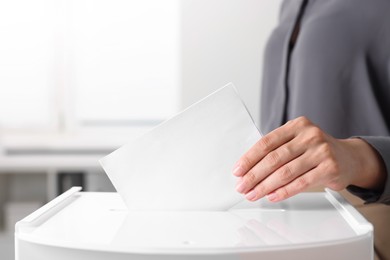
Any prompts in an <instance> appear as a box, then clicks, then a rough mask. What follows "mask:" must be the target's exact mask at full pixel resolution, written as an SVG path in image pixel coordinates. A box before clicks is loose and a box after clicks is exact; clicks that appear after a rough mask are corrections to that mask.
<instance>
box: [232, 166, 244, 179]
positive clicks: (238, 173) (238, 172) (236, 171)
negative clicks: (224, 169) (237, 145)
mask: <svg viewBox="0 0 390 260" xmlns="http://www.w3.org/2000/svg"><path fill="white" fill-rule="evenodd" d="M242 171H243V169H242V167H241V165H240V164H239V163H237V164H236V165H235V167H234V170H233V175H235V176H241V175H242Z"/></svg>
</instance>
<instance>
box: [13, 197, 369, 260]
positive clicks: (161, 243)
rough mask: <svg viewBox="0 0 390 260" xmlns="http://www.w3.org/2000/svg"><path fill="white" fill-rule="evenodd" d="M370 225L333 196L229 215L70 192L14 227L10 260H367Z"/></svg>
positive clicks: (243, 207) (253, 206)
mask: <svg viewBox="0 0 390 260" xmlns="http://www.w3.org/2000/svg"><path fill="white" fill-rule="evenodd" d="M372 231H373V229H372V225H371V224H370V223H368V222H367V221H366V220H365V219H364V218H363V217H362V216H361V215H360V214H359V213H357V211H355V210H354V208H353V207H351V206H350V205H349V204H348V203H347V202H346V201H345V200H343V199H342V198H341V197H340V196H339V195H338V194H336V193H331V192H328V193H303V194H300V195H297V196H295V197H293V198H291V199H288V200H287V201H284V202H281V203H277V204H271V203H268V202H267V201H266V200H260V201H259V202H256V203H249V202H243V203H240V204H239V205H237V206H235V207H234V208H232V209H230V210H229V211H213V212H208V211H192V212H191V211H177V212H172V211H154V212H153V211H128V210H126V207H125V205H124V203H123V201H122V200H121V198H120V196H119V195H118V194H117V193H87V192H86V193H82V192H77V190H73V191H72V192H71V194H69V193H68V194H67V195H66V196H65V198H62V200H58V203H57V204H56V205H51V206H50V207H46V212H45V213H44V214H42V211H40V214H32V217H31V216H29V217H27V218H25V219H24V220H22V221H20V222H18V223H17V225H16V232H15V241H16V259H17V260H25V259H41V260H46V259H72V260H77V259H94V260H96V259H107V258H110V260H116V259H145V260H146V259H260V258H259V257H265V258H267V257H268V259H270V258H272V259H303V258H304V257H306V258H307V259H314V258H315V259H316V260H318V259H331V258H333V259H362V260H363V259H364V260H367V259H373V238H372Z"/></svg>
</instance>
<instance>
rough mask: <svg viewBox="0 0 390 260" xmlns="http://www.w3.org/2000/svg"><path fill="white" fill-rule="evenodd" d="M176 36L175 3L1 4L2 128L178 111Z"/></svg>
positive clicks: (137, 119) (141, 120) (150, 118)
mask: <svg viewBox="0 0 390 260" xmlns="http://www.w3.org/2000/svg"><path fill="white" fill-rule="evenodd" d="M178 34H179V6H178V1H177V0H164V1H161V0H34V1H33V0H12V1H0V35H1V41H0V127H1V128H3V129H57V130H58V129H60V128H74V127H76V128H79V127H84V126H118V125H121V126H122V125H130V126H132V125H154V124H157V123H158V122H161V121H162V120H164V119H166V118H167V117H169V116H171V115H172V114H173V113H174V112H176V110H177V108H178V84H179V69H178V64H179V60H178V59H179V57H178V56H179V54H178V53H179V51H178V49H179V35H178ZM62 130H63V129H62Z"/></svg>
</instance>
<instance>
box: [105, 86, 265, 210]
mask: <svg viewBox="0 0 390 260" xmlns="http://www.w3.org/2000/svg"><path fill="white" fill-rule="evenodd" d="M259 138H260V133H259V131H258V130H257V128H256V126H255V125H254V123H253V120H252V118H251V116H250V115H249V113H248V111H247V109H246V107H245V106H244V104H243V102H242V101H241V99H240V98H239V96H238V95H237V92H236V90H235V88H234V86H233V84H232V83H229V84H228V85H226V86H225V87H223V88H221V89H219V90H218V91H216V92H214V93H212V94H210V95H209V96H207V97H206V98H204V99H202V100H200V101H199V102H197V103H195V104H193V105H192V106H190V107H188V108H187V109H185V110H184V111H183V112H181V113H179V114H177V115H176V116H174V117H172V118H171V119H169V120H167V121H165V122H163V123H161V124H160V125H158V126H157V127H155V128H154V129H152V130H151V131H149V132H147V133H146V134H144V135H142V136H141V137H140V138H138V139H136V140H135V141H132V142H130V143H128V144H125V145H124V146H122V147H120V148H119V149H118V150H116V151H114V152H112V153H111V154H109V155H107V156H106V157H104V158H103V159H101V160H100V163H101V165H102V166H103V168H104V170H105V171H106V173H107V175H108V177H109V178H110V180H111V181H112V183H113V185H114V186H115V188H116V190H117V191H118V193H119V194H120V195H121V196H122V198H123V200H124V202H125V204H126V205H127V207H128V209H129V210H227V209H229V208H230V207H232V206H233V205H235V204H237V203H238V202H239V201H241V200H242V199H243V197H242V195H240V194H239V193H238V192H237V191H236V190H235V186H236V181H237V177H235V176H233V174H232V170H233V169H232V168H233V166H234V164H235V163H236V161H237V160H238V159H239V158H240V157H241V156H242V155H243V154H244V153H245V152H246V151H247V150H248V149H249V148H250V147H251V146H252V145H253V144H254V143H255V142H257V141H258V140H259Z"/></svg>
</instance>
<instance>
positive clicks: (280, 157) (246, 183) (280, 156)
mask: <svg viewBox="0 0 390 260" xmlns="http://www.w3.org/2000/svg"><path fill="white" fill-rule="evenodd" d="M303 152H304V149H303V147H302V146H300V145H297V140H293V141H290V142H288V143H286V144H284V145H282V146H281V147H279V148H277V149H275V150H274V151H271V152H270V153H268V154H267V155H266V156H265V157H264V158H263V159H262V160H261V161H260V162H258V163H257V164H256V165H255V166H253V167H252V168H251V169H250V170H249V171H248V172H247V173H246V174H245V175H244V176H242V177H241V178H240V181H239V182H238V183H237V186H236V190H237V191H238V192H240V193H243V194H246V193H247V192H249V191H250V190H252V189H253V188H254V187H255V186H256V185H258V184H259V183H260V182H261V181H263V180H264V179H265V178H267V176H268V175H270V174H271V173H273V172H275V171H277V170H278V169H279V168H280V167H281V166H283V165H286V164H287V163H289V162H290V161H292V160H294V159H295V158H297V157H299V156H300V155H301V154H302V153H303ZM285 169H287V168H285ZM271 191H272V190H270V191H269V192H271ZM260 194H261V193H260ZM264 195H265V194H263V196H264ZM256 197H257V196H256Z"/></svg>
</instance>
